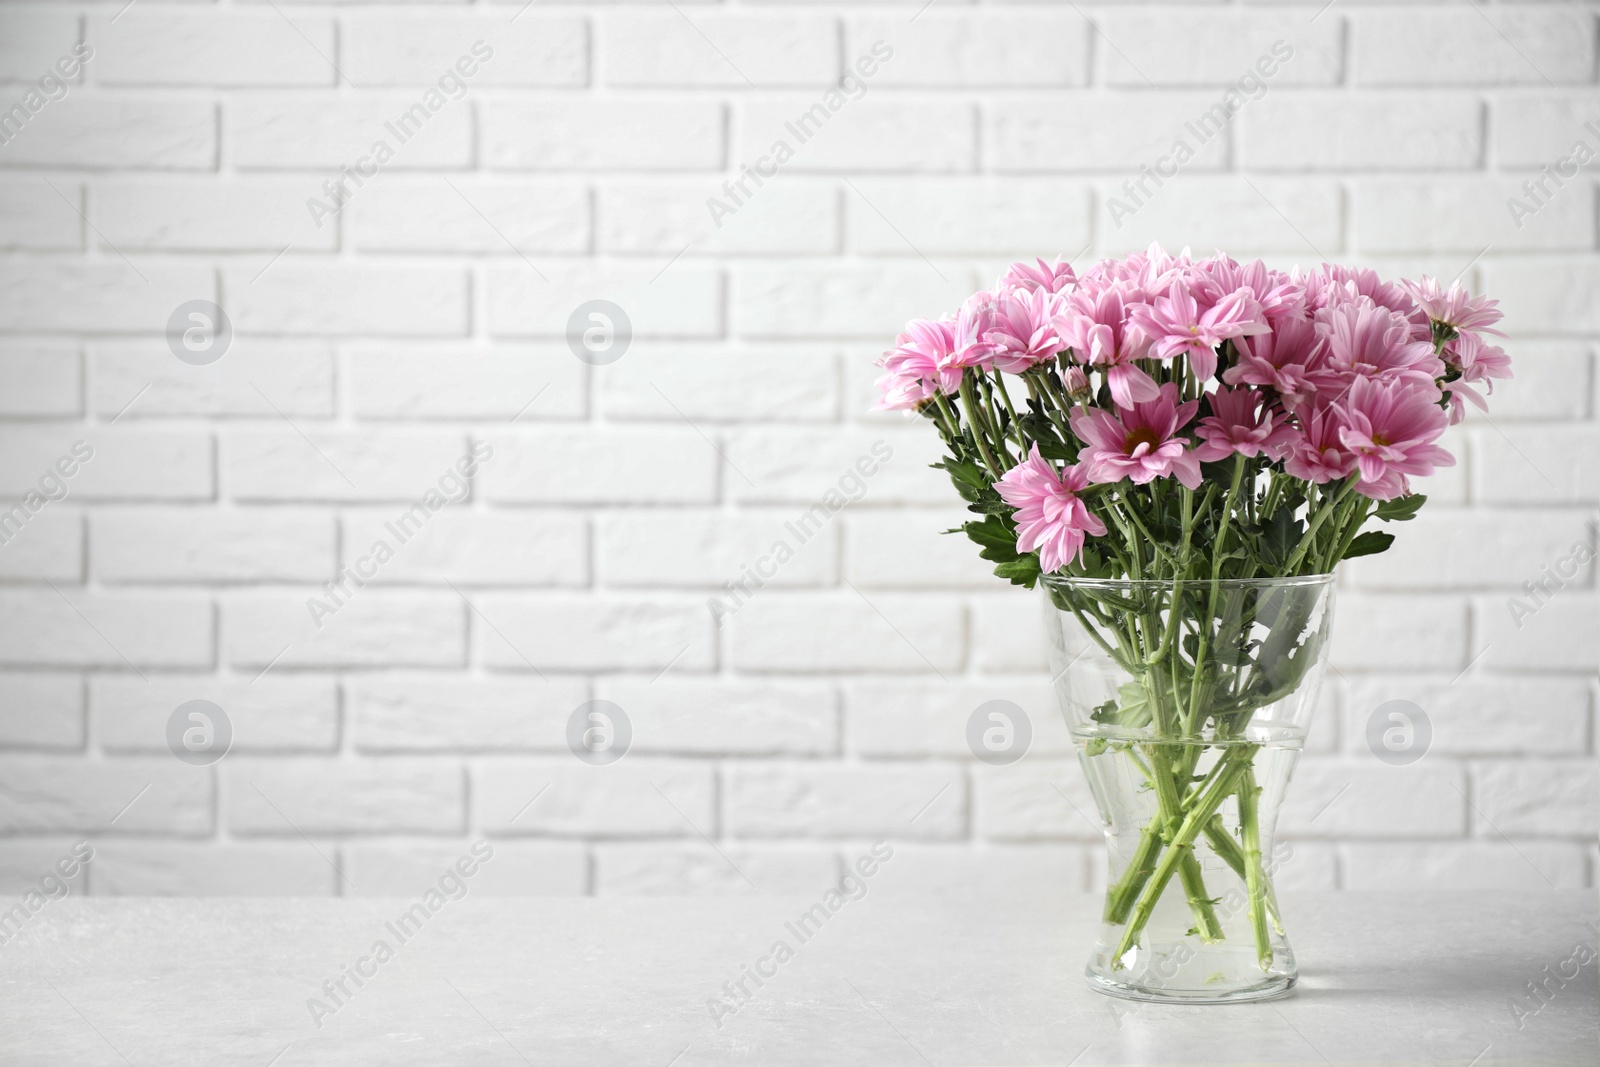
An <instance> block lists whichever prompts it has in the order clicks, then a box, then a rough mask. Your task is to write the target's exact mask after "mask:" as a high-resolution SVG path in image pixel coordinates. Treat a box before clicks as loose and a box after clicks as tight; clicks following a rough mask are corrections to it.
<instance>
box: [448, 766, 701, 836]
mask: <svg viewBox="0 0 1600 1067" xmlns="http://www.w3.org/2000/svg"><path fill="white" fill-rule="evenodd" d="M715 795H716V791H715V786H714V784H713V782H712V775H711V767H710V765H709V764H702V763H698V762H689V761H681V762H680V761H665V760H650V759H639V758H634V757H625V758H624V759H622V760H621V761H619V762H617V763H614V764H612V765H611V766H608V767H590V766H588V765H586V764H583V763H580V762H579V761H578V760H576V759H574V758H573V757H572V756H563V757H561V758H560V759H559V760H557V759H554V758H552V759H546V760H485V761H483V762H482V763H480V764H479V765H477V766H476V767H474V768H473V772H472V821H473V825H474V826H476V827H478V828H479V829H480V830H481V831H483V832H485V833H491V834H495V835H496V836H510V835H513V834H537V835H541V836H544V835H550V836H557V837H575V836H584V837H596V838H604V837H631V838H638V837H686V838H691V839H693V840H696V841H698V840H700V835H701V834H706V835H708V836H713V835H715V834H716V832H717V831H716V822H715V820H716V813H715Z"/></svg>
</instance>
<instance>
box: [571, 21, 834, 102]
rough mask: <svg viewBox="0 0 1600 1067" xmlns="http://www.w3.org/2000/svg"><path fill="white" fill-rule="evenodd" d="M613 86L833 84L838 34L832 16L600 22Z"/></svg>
mask: <svg viewBox="0 0 1600 1067" xmlns="http://www.w3.org/2000/svg"><path fill="white" fill-rule="evenodd" d="M600 39H601V42H602V46H603V50H602V57H603V58H602V62H603V63H604V69H605V71H606V82H607V83H608V84H610V85H629V86H633V85H696V86H699V85H720V86H727V87H736V88H739V89H744V88H745V87H747V86H774V85H815V86H820V87H829V86H832V85H833V84H834V82H835V80H836V79H837V78H838V76H839V55H838V29H837V27H836V25H835V22H834V20H833V19H832V18H831V17H828V16H825V15H801V14H787V13H785V14H767V13H765V12H762V13H760V14H754V13H738V14H724V13H720V12H719V13H716V14H705V15H698V16H696V17H695V18H693V19H689V18H686V17H685V16H684V15H683V13H682V12H675V11H667V12H659V13H658V12H653V11H652V12H642V13H641V12H633V11H630V12H628V13H627V14H625V15H613V16H607V17H605V18H604V19H603V21H602V23H601V38H600Z"/></svg>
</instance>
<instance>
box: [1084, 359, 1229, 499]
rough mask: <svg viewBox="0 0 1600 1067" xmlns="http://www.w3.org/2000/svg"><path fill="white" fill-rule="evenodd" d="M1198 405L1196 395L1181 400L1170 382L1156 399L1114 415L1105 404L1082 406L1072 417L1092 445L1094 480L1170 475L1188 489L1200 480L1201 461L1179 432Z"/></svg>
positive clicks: (1088, 455) (1089, 458)
mask: <svg viewBox="0 0 1600 1067" xmlns="http://www.w3.org/2000/svg"><path fill="white" fill-rule="evenodd" d="M1199 407H1200V402H1199V401H1198V400H1191V401H1189V402H1188V403H1186V404H1179V403H1178V387H1177V386H1176V385H1173V384H1172V383H1171V382H1168V383H1167V384H1166V385H1163V386H1161V388H1160V389H1159V390H1158V391H1157V394H1156V398H1155V399H1154V400H1149V401H1145V402H1142V403H1137V404H1134V405H1133V406H1132V408H1131V409H1128V410H1124V411H1121V412H1119V413H1118V415H1120V416H1121V417H1120V418H1119V417H1118V415H1113V414H1111V412H1109V411H1105V410H1103V409H1101V408H1089V409H1087V410H1084V409H1082V408H1080V409H1078V410H1077V411H1074V412H1073V413H1072V416H1071V425H1072V432H1073V433H1074V434H1076V435H1077V436H1078V438H1079V439H1080V440H1082V441H1083V442H1085V443H1086V444H1087V445H1088V446H1089V447H1088V448H1087V449H1085V450H1084V453H1083V461H1084V462H1085V463H1086V464H1087V465H1088V467H1089V472H1090V474H1091V475H1092V476H1093V478H1094V479H1095V480H1096V481H1099V482H1117V481H1121V480H1122V479H1123V478H1130V479H1132V480H1133V483H1134V484H1135V485H1143V484H1144V483H1146V482H1150V481H1154V480H1155V479H1157V478H1165V477H1168V476H1169V475H1170V476H1172V477H1175V478H1177V479H1178V481H1179V482H1181V483H1183V484H1184V485H1185V486H1187V487H1189V488H1190V489H1196V488H1198V487H1199V485H1200V461H1199V460H1197V459H1196V458H1195V456H1194V453H1192V452H1190V451H1189V450H1188V443H1189V442H1188V440H1187V439H1186V438H1182V437H1177V436H1175V435H1176V434H1177V432H1178V431H1179V430H1180V429H1182V428H1183V427H1184V426H1185V425H1186V424H1187V423H1188V422H1189V420H1190V419H1192V418H1194V413H1195V411H1196V410H1197V409H1198V408H1199Z"/></svg>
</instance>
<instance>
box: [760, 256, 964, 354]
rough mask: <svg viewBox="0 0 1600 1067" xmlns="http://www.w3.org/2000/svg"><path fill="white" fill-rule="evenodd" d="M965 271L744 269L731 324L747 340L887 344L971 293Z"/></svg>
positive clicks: (906, 266) (890, 266)
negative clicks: (879, 341) (913, 323)
mask: <svg viewBox="0 0 1600 1067" xmlns="http://www.w3.org/2000/svg"><path fill="white" fill-rule="evenodd" d="M972 281H973V279H972V278H971V277H970V276H968V275H967V273H966V272H965V271H950V270H948V269H946V270H939V268H936V267H933V266H931V265H929V264H927V263H921V262H918V263H916V264H910V263H886V264H883V265H881V266H877V267H871V268H865V267H856V268H845V267H839V266H831V267H812V266H787V267H782V268H780V267H765V266H747V267H742V268H741V269H740V270H739V272H738V274H737V275H736V279H735V284H734V295H733V301H732V303H733V312H732V319H733V325H734V328H735V329H736V330H737V331H738V332H739V333H740V334H741V335H742V336H746V337H872V338H874V339H880V338H881V339H882V343H884V344H888V343H889V342H890V341H892V340H893V338H894V335H895V333H896V331H898V330H899V329H900V328H901V327H902V326H903V325H904V324H905V323H906V321H907V320H908V319H911V318H915V317H917V316H919V315H920V316H923V317H928V318H937V317H938V316H939V315H940V314H942V313H943V312H944V311H945V310H948V309H953V308H956V307H958V306H960V304H961V301H962V300H964V299H966V297H968V296H970V295H971V291H972Z"/></svg>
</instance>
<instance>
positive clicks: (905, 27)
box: [844, 8, 1090, 89]
mask: <svg viewBox="0 0 1600 1067" xmlns="http://www.w3.org/2000/svg"><path fill="white" fill-rule="evenodd" d="M1089 34H1090V27H1089V23H1088V21H1087V20H1086V19H1084V18H1083V17H1081V16H1080V15H1078V14H1076V13H1073V12H1059V13H1057V12H1050V13H1044V12H1037V11H1030V10H1029V9H1027V8H1022V9H1020V10H1011V11H1006V12H998V11H991V12H983V13H981V14H980V13H977V12H972V13H968V12H961V13H950V12H941V11H938V10H932V11H925V12H924V13H923V14H921V15H919V16H918V17H917V18H916V20H915V21H913V22H910V23H909V24H908V23H907V22H906V20H905V18H904V16H897V15H867V16H860V15H854V16H851V17H850V18H849V19H847V20H846V23H845V45H844V54H845V57H846V63H847V64H849V65H850V66H851V67H852V68H853V67H854V66H855V64H856V62H857V60H858V59H860V58H861V57H872V58H876V59H877V60H878V61H879V62H878V64H876V65H877V70H876V72H875V73H873V74H872V75H871V76H870V77H868V78H866V79H864V80H865V81H866V83H867V85H868V87H869V89H870V88H876V87H877V86H880V85H891V86H896V87H900V86H913V85H915V86H928V87H931V88H937V89H948V88H951V87H953V86H1005V87H1011V86H1031V85H1038V86H1051V87H1061V86H1070V85H1083V84H1085V83H1087V82H1088V80H1089ZM879 43H881V44H882V45H883V46H887V48H888V49H890V50H891V53H892V54H891V55H890V57H889V58H888V59H884V58H883V57H882V54H881V52H874V51H873V46H874V44H879ZM867 69H871V66H869V67H868V68H867Z"/></svg>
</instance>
